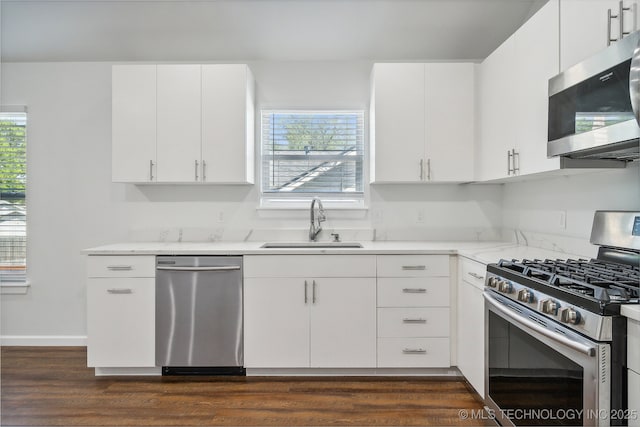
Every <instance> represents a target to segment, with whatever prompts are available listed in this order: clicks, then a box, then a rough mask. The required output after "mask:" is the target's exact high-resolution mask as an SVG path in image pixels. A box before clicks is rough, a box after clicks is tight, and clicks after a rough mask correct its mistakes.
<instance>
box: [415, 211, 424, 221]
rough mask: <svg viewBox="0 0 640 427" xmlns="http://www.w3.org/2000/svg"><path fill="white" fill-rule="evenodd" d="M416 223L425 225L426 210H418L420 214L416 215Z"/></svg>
mask: <svg viewBox="0 0 640 427" xmlns="http://www.w3.org/2000/svg"><path fill="white" fill-rule="evenodd" d="M416 222H417V223H418V224H424V209H418V214H417V215H416Z"/></svg>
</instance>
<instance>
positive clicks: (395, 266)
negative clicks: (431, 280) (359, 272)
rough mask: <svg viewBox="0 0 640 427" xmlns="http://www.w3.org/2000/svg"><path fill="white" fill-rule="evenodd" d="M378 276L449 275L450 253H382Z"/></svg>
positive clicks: (378, 260)
mask: <svg viewBox="0 0 640 427" xmlns="http://www.w3.org/2000/svg"><path fill="white" fill-rule="evenodd" d="M377 264H378V277H429V276H431V277H433V276H440V277H443V276H449V255H380V256H378V259H377Z"/></svg>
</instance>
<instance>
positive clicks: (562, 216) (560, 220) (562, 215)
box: [558, 211, 567, 230]
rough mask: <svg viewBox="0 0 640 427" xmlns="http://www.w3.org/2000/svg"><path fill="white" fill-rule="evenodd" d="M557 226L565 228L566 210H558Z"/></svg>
mask: <svg viewBox="0 0 640 427" xmlns="http://www.w3.org/2000/svg"><path fill="white" fill-rule="evenodd" d="M558 226H559V227H560V229H561V230H566V229H567V211H560V212H559V215H558Z"/></svg>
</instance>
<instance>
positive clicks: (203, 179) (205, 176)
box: [202, 160, 207, 181]
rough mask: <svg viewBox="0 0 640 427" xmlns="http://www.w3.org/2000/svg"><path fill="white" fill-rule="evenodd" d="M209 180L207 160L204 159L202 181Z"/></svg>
mask: <svg viewBox="0 0 640 427" xmlns="http://www.w3.org/2000/svg"><path fill="white" fill-rule="evenodd" d="M206 180H207V162H205V161H204V160H203V161H202V181H206Z"/></svg>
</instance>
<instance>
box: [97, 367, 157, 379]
mask: <svg viewBox="0 0 640 427" xmlns="http://www.w3.org/2000/svg"><path fill="white" fill-rule="evenodd" d="M95 374H96V377H101V376H109V375H119V376H122V375H139V376H160V375H162V368H159V367H156V368H95Z"/></svg>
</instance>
